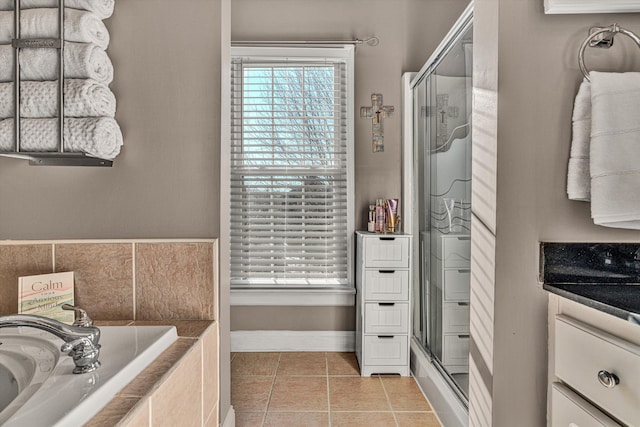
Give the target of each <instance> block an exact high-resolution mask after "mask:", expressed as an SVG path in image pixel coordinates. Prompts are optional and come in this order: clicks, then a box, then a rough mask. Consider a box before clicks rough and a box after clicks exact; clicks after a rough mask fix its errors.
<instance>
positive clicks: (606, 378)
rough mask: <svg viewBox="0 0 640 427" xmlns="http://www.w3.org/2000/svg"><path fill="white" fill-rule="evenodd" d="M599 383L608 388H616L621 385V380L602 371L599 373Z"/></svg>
mask: <svg viewBox="0 0 640 427" xmlns="http://www.w3.org/2000/svg"><path fill="white" fill-rule="evenodd" d="M598 381H600V384H602V385H603V386H604V387H606V388H614V387H615V386H616V385H618V384H620V378H618V376H617V375H616V374H614V373H612V372H609V371H605V370H604V369H603V370H602V371H599V372H598Z"/></svg>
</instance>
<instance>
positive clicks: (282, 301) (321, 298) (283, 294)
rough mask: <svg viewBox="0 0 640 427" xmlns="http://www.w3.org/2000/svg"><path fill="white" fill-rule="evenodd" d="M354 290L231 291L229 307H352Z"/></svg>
mask: <svg viewBox="0 0 640 427" xmlns="http://www.w3.org/2000/svg"><path fill="white" fill-rule="evenodd" d="M355 295H356V290H355V289H354V288H349V289H231V305H232V306H234V305H237V306H248V305H263V306H265V305H266V306H269V305H270V306H285V305H291V306H353V305H355Z"/></svg>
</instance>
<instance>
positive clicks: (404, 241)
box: [364, 236, 409, 268]
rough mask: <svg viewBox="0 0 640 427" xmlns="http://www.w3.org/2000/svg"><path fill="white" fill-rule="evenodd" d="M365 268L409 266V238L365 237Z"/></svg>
mask: <svg viewBox="0 0 640 427" xmlns="http://www.w3.org/2000/svg"><path fill="white" fill-rule="evenodd" d="M364 253H365V257H364V258H365V259H364V266H365V268H372V267H373V268H409V239H408V238H407V237H401V236H395V237H394V236H376V237H369V238H366V239H364Z"/></svg>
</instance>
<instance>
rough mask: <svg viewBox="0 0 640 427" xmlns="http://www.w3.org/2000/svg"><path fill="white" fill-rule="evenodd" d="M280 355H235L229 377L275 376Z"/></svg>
mask: <svg viewBox="0 0 640 427" xmlns="http://www.w3.org/2000/svg"><path fill="white" fill-rule="evenodd" d="M279 359H280V353H236V355H235V357H234V358H233V361H232V362H231V375H236V376H245V375H275V374H276V368H277V367H278V360H279Z"/></svg>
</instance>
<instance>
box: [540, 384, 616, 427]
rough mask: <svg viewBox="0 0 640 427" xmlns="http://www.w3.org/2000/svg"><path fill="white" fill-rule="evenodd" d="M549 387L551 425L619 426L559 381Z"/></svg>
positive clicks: (554, 426) (581, 426) (575, 426)
mask: <svg viewBox="0 0 640 427" xmlns="http://www.w3.org/2000/svg"><path fill="white" fill-rule="evenodd" d="M551 387H552V389H551V427H619V426H620V424H618V423H616V422H615V421H613V420H612V419H611V418H609V417H608V416H606V415H605V414H604V413H603V412H601V411H600V410H598V408H596V407H595V406H593V405H591V404H590V403H589V402H587V401H586V400H584V399H583V398H581V397H580V396H579V395H577V394H576V393H574V392H573V391H571V390H570V389H569V388H568V387H565V386H564V385H562V384H560V383H553V385H552V386H551Z"/></svg>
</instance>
